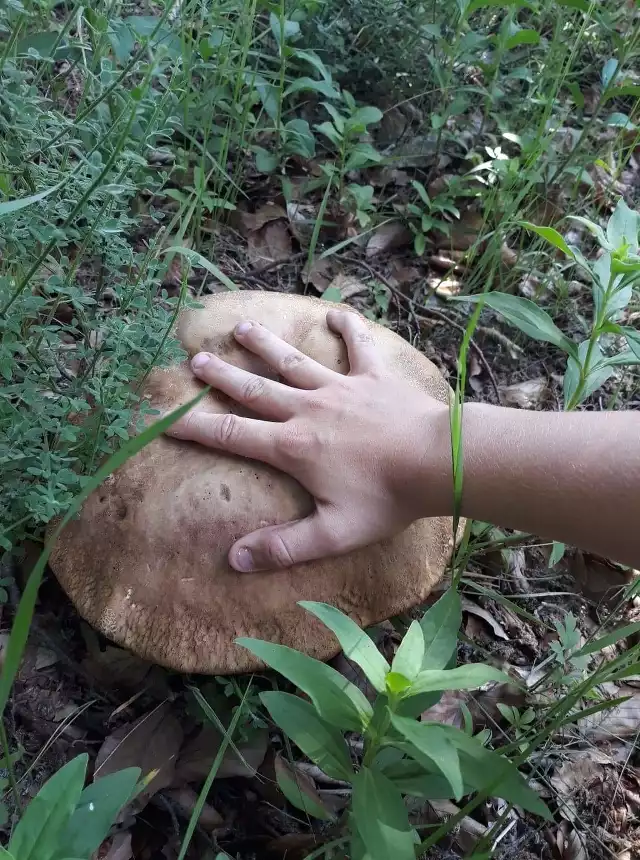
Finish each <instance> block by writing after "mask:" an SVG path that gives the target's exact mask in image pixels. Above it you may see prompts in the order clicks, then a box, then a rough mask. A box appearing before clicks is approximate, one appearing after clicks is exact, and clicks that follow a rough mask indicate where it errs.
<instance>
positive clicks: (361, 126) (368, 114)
mask: <svg viewBox="0 0 640 860" xmlns="http://www.w3.org/2000/svg"><path fill="white" fill-rule="evenodd" d="M382 116H383V114H382V111H381V110H379V109H378V108H377V107H372V106H366V107H361V108H358V110H357V111H355V113H353V114H352V115H351V116H350V117H348V118H347V119H346V120H345V129H346V130H347V131H348V132H364V131H366V130H367V126H368V125H372V124H375V123H378V122H380V120H381V119H382Z"/></svg>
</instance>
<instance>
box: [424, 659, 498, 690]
mask: <svg viewBox="0 0 640 860" xmlns="http://www.w3.org/2000/svg"><path fill="white" fill-rule="evenodd" d="M487 681H500V682H501V683H509V684H513V683H514V682H513V680H512V679H511V678H510V677H509V676H508V675H505V673H504V672H501V671H500V670H499V669H494V668H493V666H486V665H485V664H484V663H467V664H465V665H464V666H458V668H457V669H424V670H423V671H422V672H420V674H419V675H418V677H417V678H416V680H415V681H414V682H413V684H412V685H411V693H412V694H413V693H415V694H417V693H430V692H433V691H435V690H476V689H477V688H478V687H481V686H482V685H483V684H486V683H487Z"/></svg>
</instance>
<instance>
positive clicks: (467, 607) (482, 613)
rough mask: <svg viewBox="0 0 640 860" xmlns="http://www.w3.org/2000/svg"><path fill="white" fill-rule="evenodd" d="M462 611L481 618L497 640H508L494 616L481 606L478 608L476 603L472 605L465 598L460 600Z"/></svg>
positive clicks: (471, 602)
mask: <svg viewBox="0 0 640 860" xmlns="http://www.w3.org/2000/svg"><path fill="white" fill-rule="evenodd" d="M462 611H463V612H470V613H471V614H472V615H476V616H477V617H478V618H482V620H483V621H486V622H487V624H488V625H489V627H491V629H492V630H493V632H494V633H495V634H496V636H497V637H498V638H499V639H506V640H507V641H508V640H509V634H508V633H507V631H506V630H505V629H504V627H503V626H502V624H500V622H499V621H498V620H497V618H494V616H493V615H492V614H491V613H490V612H489V611H488V610H486V609H483V608H482V606H478V604H477V603H474V602H473V601H472V600H468V599H467V598H466V597H463V598H462Z"/></svg>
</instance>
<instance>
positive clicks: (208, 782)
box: [178, 681, 251, 860]
mask: <svg viewBox="0 0 640 860" xmlns="http://www.w3.org/2000/svg"><path fill="white" fill-rule="evenodd" d="M250 689H251V681H249V683H248V684H247V686H246V688H245V691H244V695H243V697H242V699H241V700H240V704H239V705H238V707H237V708H236V709H235V713H234V715H233V718H232V720H231V722H230V723H229V727H228V728H227V729H223V733H222V742H221V744H220V748H219V749H218V752H217V753H216V757H215V758H214V760H213V763H212V765H211V769H210V770H209V773H208V775H207V778H206V779H205V781H204V784H203V786H202V788H201V790H200V794H199V795H198V800H197V801H196V803H195V806H194V807H193V812H192V813H191V817H190V818H189V824H188V825H187V830H186V832H185V834H184V839H183V840H182V845H181V846H180V853H179V854H178V860H184V858H185V856H186V854H187V851H188V850H189V845H190V844H191V839H192V838H193V834H194V832H195V829H196V826H197V824H198V819H199V818H200V814H201V813H202V809H203V807H204V804H205V802H206V799H207V796H208V795H209V792H210V791H211V786H212V785H213V781H214V779H215V778H216V774H217V773H218V770H219V769H220V765H221V764H222V760H223V758H224V755H225V753H226V751H227V747H228V746H229V745H230V744H231V741H232V739H233V735H234V733H235V730H236V729H237V727H238V723H239V722H240V718H241V716H242V715H243V713H244V703H245V701H246V698H247V695H248V694H249V690H250ZM218 723H219V724H220V725H222V724H221V723H220V721H219V720H218Z"/></svg>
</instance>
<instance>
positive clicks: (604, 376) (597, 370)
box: [563, 340, 613, 409]
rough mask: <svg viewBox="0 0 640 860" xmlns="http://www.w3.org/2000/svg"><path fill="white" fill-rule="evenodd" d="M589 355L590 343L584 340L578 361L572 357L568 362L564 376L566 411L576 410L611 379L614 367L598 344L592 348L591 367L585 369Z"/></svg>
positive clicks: (579, 348) (579, 349) (579, 350)
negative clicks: (581, 380) (581, 376)
mask: <svg viewBox="0 0 640 860" xmlns="http://www.w3.org/2000/svg"><path fill="white" fill-rule="evenodd" d="M588 354H589V341H588V340H584V341H583V342H582V343H581V344H580V345H579V346H578V357H577V360H576V359H574V358H573V357H572V356H570V357H569V360H568V362H567V369H566V371H565V374H564V392H563V393H564V403H565V409H575V407H576V406H577V405H578V404H579V403H582V402H583V401H584V400H586V398H587V397H589V396H590V395H591V394H593V392H594V391H596V390H597V389H598V388H600V386H601V385H604V383H605V382H606V381H607V380H608V379H609V378H610V377H611V375H612V373H613V366H612V365H611V364H610V363H609V360H608V359H605V358H604V356H603V354H602V349H601V348H600V345H599V344H598V343H595V344H593V345H592V346H591V354H590V356H589V367H588V368H585V367H584V365H585V362H586V361H587V355H588ZM581 368H583V370H584V382H583V384H582V388H581V390H579V385H580V371H581Z"/></svg>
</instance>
